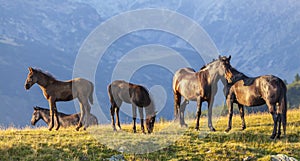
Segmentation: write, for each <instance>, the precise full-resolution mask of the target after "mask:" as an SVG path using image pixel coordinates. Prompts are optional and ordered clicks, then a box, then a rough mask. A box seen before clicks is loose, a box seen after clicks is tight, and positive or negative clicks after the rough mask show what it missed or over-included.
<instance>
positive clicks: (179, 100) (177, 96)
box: [174, 92, 181, 120]
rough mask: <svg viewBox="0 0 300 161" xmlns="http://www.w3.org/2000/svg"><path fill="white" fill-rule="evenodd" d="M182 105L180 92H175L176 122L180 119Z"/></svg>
mask: <svg viewBox="0 0 300 161" xmlns="http://www.w3.org/2000/svg"><path fill="white" fill-rule="evenodd" d="M180 103H181V95H180V93H179V92H174V117H175V120H177V119H179V117H180Z"/></svg>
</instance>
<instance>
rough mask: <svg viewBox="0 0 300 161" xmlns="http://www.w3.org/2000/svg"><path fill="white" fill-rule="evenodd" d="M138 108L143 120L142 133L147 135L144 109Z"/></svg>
mask: <svg viewBox="0 0 300 161" xmlns="http://www.w3.org/2000/svg"><path fill="white" fill-rule="evenodd" d="M138 108H139V113H140V119H141V129H142V132H143V133H144V134H146V133H145V127H144V109H143V108H142V107H138Z"/></svg>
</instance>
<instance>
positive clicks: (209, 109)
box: [207, 96, 216, 131]
mask: <svg viewBox="0 0 300 161" xmlns="http://www.w3.org/2000/svg"><path fill="white" fill-rule="evenodd" d="M207 103H208V127H209V129H210V131H216V129H215V128H214V126H213V124H212V106H213V103H214V97H213V96H212V97H211V99H210V101H208V102H207Z"/></svg>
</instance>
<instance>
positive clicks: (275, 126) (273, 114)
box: [270, 112, 278, 139]
mask: <svg viewBox="0 0 300 161" xmlns="http://www.w3.org/2000/svg"><path fill="white" fill-rule="evenodd" d="M271 114H272V118H273V122H274V127H273V132H272V135H271V137H270V139H275V137H276V132H277V122H278V114H276V113H275V112H272V113H271Z"/></svg>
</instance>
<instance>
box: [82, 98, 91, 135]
mask: <svg viewBox="0 0 300 161" xmlns="http://www.w3.org/2000/svg"><path fill="white" fill-rule="evenodd" d="M85 107H86V108H84V109H83V110H85V117H84V121H83V122H84V127H83V129H84V130H86V128H88V127H89V126H90V116H91V106H90V104H89V102H88V101H86V106H85Z"/></svg>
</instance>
